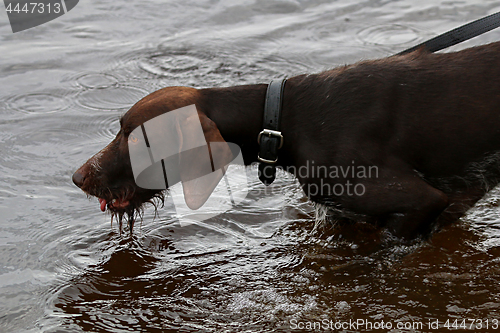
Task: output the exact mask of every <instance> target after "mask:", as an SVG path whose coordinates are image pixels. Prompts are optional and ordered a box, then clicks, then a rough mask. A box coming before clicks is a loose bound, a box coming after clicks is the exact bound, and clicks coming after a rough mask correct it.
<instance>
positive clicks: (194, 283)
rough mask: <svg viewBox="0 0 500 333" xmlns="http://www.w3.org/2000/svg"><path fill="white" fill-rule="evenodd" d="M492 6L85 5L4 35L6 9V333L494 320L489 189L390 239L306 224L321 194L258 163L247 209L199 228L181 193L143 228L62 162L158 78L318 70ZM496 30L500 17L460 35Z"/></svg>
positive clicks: (0, 18) (0, 190) (79, 155)
mask: <svg viewBox="0 0 500 333" xmlns="http://www.w3.org/2000/svg"><path fill="white" fill-rule="evenodd" d="M499 10H500V4H499V3H498V2H496V1H487V0H482V1H471V0H470V1H441V2H437V1H430V0H422V1H418V2H414V1H409V0H402V1H382V0H366V1H360V2H358V3H356V4H353V3H352V2H351V1H347V0H341V1H321V0H304V1H294V0H280V1H264V0H238V1H234V0H231V1H229V0H225V1H224V0H223V1H215V0H210V1H208V0H203V1H200V0H197V1H194V0H188V1H158V0H157V1H153V0H152V1H134V2H132V1H120V2H117V1H109V0H101V1H80V3H79V4H78V6H77V7H75V8H74V9H73V10H72V11H71V12H69V13H68V14H66V15H64V16H62V17H60V18H58V19H56V20H54V21H52V22H50V23H48V24H45V25H42V26H39V27H37V28H34V29H31V30H27V31H24V32H20V33H16V34H12V32H11V30H10V27H9V26H8V20H7V17H6V13H5V11H4V10H3V9H1V10H0V39H1V42H0V87H1V89H0V142H1V144H0V174H1V177H0V332H40V331H42V332H78V331H99V332H125V331H134V332H139V331H144V332H145V331H147V332H159V331H162V332H167V331H177V330H180V331H184V332H191V331H192V332H198V331H207V332H211V331H213V332H224V331H227V332H232V331H247V332H261V331H289V330H292V329H293V328H295V327H304V328H307V327H306V326H305V325H307V324H308V323H309V324H311V323H314V322H321V321H322V320H325V322H327V323H330V322H329V321H330V320H331V321H332V322H331V323H333V324H334V323H335V322H338V323H344V322H348V321H349V320H368V321H371V322H372V323H380V322H381V321H384V322H385V323H389V322H390V323H391V324H392V325H393V328H392V329H387V328H386V329H385V330H386V331H392V332H397V331H401V330H398V329H397V327H396V325H397V323H400V324H405V325H413V328H414V330H413V331H415V332H428V331H447V329H446V328H443V327H441V328H440V329H437V330H431V328H430V326H429V322H434V321H435V320H439V321H440V324H441V325H443V324H444V323H445V322H446V320H448V319H449V320H451V324H452V323H453V321H454V320H455V319H458V320H459V322H458V323H459V324H460V323H462V320H463V319H467V320H468V322H467V324H468V325H470V323H471V321H472V320H476V322H475V324H476V325H477V324H478V321H479V320H482V324H483V330H482V331H485V332H486V331H491V330H492V329H493V328H492V326H491V325H492V324H493V322H492V320H495V319H496V320H498V319H500V285H499V283H498V282H499V281H498V276H499V274H500V259H499V258H500V212H499V209H498V205H499V202H500V201H499V195H500V193H499V192H498V190H497V191H494V192H493V193H492V194H490V195H488V196H487V197H486V198H485V199H484V200H483V201H482V202H481V203H480V204H478V205H477V206H476V207H475V208H474V209H472V210H471V211H470V213H469V214H468V215H467V216H466V217H465V218H463V219H462V221H461V222H460V223H458V224H455V225H453V226H450V227H448V228H446V229H444V230H442V231H441V232H440V233H437V234H435V235H433V237H432V238H431V239H430V240H429V241H427V242H422V243H419V244H416V245H413V246H388V247H384V246H381V245H380V244H379V243H378V242H376V241H375V240H373V239H372V237H371V232H370V230H369V228H367V229H368V230H356V234H355V235H352V234H351V235H349V234H344V235H343V236H342V237H339V236H338V235H337V236H336V237H329V236H318V235H311V233H310V231H311V229H312V225H313V209H312V206H311V205H310V204H309V203H308V202H307V200H306V199H305V198H304V196H303V194H302V192H301V190H300V188H299V187H298V185H297V184H296V183H295V182H294V181H293V179H290V177H286V175H280V176H279V180H278V181H277V182H276V183H275V185H274V188H273V189H274V190H272V191H269V193H267V194H266V193H265V190H264V186H263V185H261V184H260V183H259V182H258V180H257V177H256V174H255V172H256V171H255V169H249V170H248V177H249V179H250V184H249V185H250V194H249V196H248V197H247V199H245V201H244V202H243V204H242V205H241V206H239V207H238V208H237V209H234V210H232V211H230V212H227V213H226V214H223V215H220V216H217V217H215V218H212V219H210V220H207V221H204V222H203V223H201V222H199V223H196V224H194V225H190V226H188V227H181V226H180V225H179V223H178V221H177V220H176V219H175V217H174V212H173V206H172V203H171V202H167V205H166V207H165V208H164V209H161V210H160V211H159V216H157V217H155V216H154V213H153V211H152V210H151V209H150V210H148V211H147V212H146V215H145V217H144V220H143V221H142V223H140V224H138V227H136V232H135V235H134V238H133V239H128V238H127V237H122V236H120V235H119V233H118V230H117V228H116V224H115V225H111V224H110V217H109V216H108V215H106V214H103V213H101V212H100V210H99V208H98V203H97V200H96V199H95V198H93V199H90V200H87V199H86V197H85V195H84V194H83V193H82V192H81V191H80V190H79V189H78V188H76V187H75V186H74V185H73V184H72V183H71V179H70V178H71V175H72V173H73V172H74V171H75V170H76V168H77V167H78V166H79V165H81V163H83V162H84V161H85V160H86V159H87V158H88V157H90V156H91V155H92V154H94V153H95V152H97V151H98V150H99V149H100V148H102V147H103V146H104V145H105V144H106V143H108V142H109V141H110V140H111V139H112V138H113V137H114V135H115V133H116V132H117V131H118V128H119V124H118V119H119V116H120V115H121V114H123V113H124V112H126V110H127V109H128V108H129V107H130V106H131V105H132V104H133V103H135V102H136V101H137V100H138V99H140V98H141V97H143V96H145V95H146V94H148V93H149V92H152V91H154V90H156V89H159V88H161V87H165V86H170V85H187V86H194V87H213V86H227V85H237V84H249V83H263V82H269V81H270V80H271V79H272V78H274V77H282V76H284V75H287V76H292V75H295V74H300V73H307V72H319V71H322V70H325V69H328V68H332V67H335V66H338V65H342V64H346V63H353V62H356V61H359V60H362V59H372V58H379V57H384V56H388V55H390V54H393V53H395V52H398V51H401V50H403V49H405V48H407V47H410V46H412V45H415V44H417V43H420V42H422V41H424V40H425V39H427V38H429V37H433V36H435V35H436V34H438V33H441V32H444V31H447V30H449V29H451V28H454V27H456V26H458V25H461V24H463V23H465V22H468V21H471V20H474V19H477V18H480V17H482V16H484V15H487V14H491V13H493V12H496V11H499ZM497 40H500V30H498V31H493V32H490V33H488V34H486V35H483V36H481V37H479V38H476V39H474V40H472V41H469V42H466V43H463V44H461V45H459V46H455V47H453V48H452V49H455V50H456V49H461V48H465V47H468V46H473V45H478V44H483V43H487V42H491V41H497ZM486 320H489V322H488V325H490V326H489V327H488V329H486ZM333 324H332V325H333ZM419 324H422V325H423V326H422V327H419V326H418V325H419ZM301 325H302V326H301ZM407 327H408V326H407ZM476 327H477V326H476ZM365 328H366V327H365ZM360 330H363V327H359V328H358V329H353V328H352V327H350V328H349V327H347V328H345V329H344V331H346V332H354V331H360ZM407 331H408V330H407ZM471 331H474V329H472V330H471Z"/></svg>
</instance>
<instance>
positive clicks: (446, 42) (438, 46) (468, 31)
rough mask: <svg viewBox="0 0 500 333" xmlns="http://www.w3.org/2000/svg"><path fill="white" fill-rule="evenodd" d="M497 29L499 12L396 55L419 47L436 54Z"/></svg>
mask: <svg viewBox="0 0 500 333" xmlns="http://www.w3.org/2000/svg"><path fill="white" fill-rule="evenodd" d="M498 27H500V12H498V13H495V14H491V15H488V16H485V17H483V18H481V19H479V20H476V21H473V22H470V23H467V24H465V25H463V26H461V27H458V28H455V29H453V30H450V31H448V32H445V33H444V34H441V35H439V36H437V37H434V38H432V39H429V40H428V41H426V42H423V43H421V44H418V45H416V46H413V47H411V48H409V49H407V50H404V51H402V52H399V53H398V54H396V55H403V54H407V53H410V52H413V51H415V50H418V49H419V48H421V47H424V48H425V49H426V50H427V51H429V52H436V51H439V50H442V49H445V48H447V47H450V46H453V45H455V44H458V43H461V42H464V41H466V40H468V39H471V38H474V37H476V36H479V35H481V34H484V33H485V32H488V31H490V30H493V29H495V28H498Z"/></svg>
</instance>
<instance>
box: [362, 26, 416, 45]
mask: <svg viewBox="0 0 500 333" xmlns="http://www.w3.org/2000/svg"><path fill="white" fill-rule="evenodd" d="M419 35H420V33H419V32H418V31H417V30H415V29H413V28H411V27H408V26H405V25H401V24H389V25H378V26H372V27H369V28H366V29H363V30H361V31H359V32H358V37H359V38H360V39H361V40H362V41H364V42H366V43H370V44H375V45H402V44H410V43H412V42H414V41H415V40H417V39H418V38H419Z"/></svg>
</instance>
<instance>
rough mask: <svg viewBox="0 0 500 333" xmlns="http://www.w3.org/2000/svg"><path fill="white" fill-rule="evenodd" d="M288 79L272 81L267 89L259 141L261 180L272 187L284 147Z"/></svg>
mask: <svg viewBox="0 0 500 333" xmlns="http://www.w3.org/2000/svg"><path fill="white" fill-rule="evenodd" d="M285 82H286V79H279V80H272V81H271V83H269V85H268V87H267V93H266V101H265V106H264V122H263V125H262V128H263V130H262V132H260V133H259V137H258V139H257V141H258V142H259V145H260V151H259V155H258V160H259V179H260V180H261V181H262V182H263V183H264V184H265V185H270V184H271V183H272V182H273V181H274V179H275V178H276V162H277V161H278V149H280V148H281V147H282V146H283V136H282V135H281V132H280V120H281V109H282V108H283V91H284V89H285Z"/></svg>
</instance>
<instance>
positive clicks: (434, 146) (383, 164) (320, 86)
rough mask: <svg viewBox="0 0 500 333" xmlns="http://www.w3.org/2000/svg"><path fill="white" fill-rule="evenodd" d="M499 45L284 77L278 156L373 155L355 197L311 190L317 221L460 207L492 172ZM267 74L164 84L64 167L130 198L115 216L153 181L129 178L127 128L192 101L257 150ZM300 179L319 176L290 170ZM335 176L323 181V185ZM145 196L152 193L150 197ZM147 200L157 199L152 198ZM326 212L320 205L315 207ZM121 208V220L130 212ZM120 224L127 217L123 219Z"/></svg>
mask: <svg viewBox="0 0 500 333" xmlns="http://www.w3.org/2000/svg"><path fill="white" fill-rule="evenodd" d="M499 58H500V44H499V43H492V44H488V45H483V46H479V47H474V48H470V49H466V50H463V51H459V52H454V53H448V54H428V53H425V52H423V51H416V52H414V53H411V54H407V55H403V56H393V57H388V58H385V59H379V60H371V61H363V62H360V63H357V64H353V65H348V66H342V67H339V68H335V69H333V70H330V71H326V72H323V73H319V74H305V75H299V76H296V77H292V78H289V79H288V80H287V83H286V86H285V92H284V104H283V112H282V123H281V128H282V133H283V136H284V137H285V143H284V146H283V148H282V149H281V150H280V151H279V160H278V165H279V166H280V167H282V168H283V169H285V170H286V169H287V167H290V166H293V167H295V168H298V167H300V166H303V165H305V164H306V161H308V160H313V161H317V165H326V166H328V165H337V166H342V165H350V164H351V161H356V163H357V164H358V165H366V166H369V165H377V166H378V167H379V169H380V177H379V178H377V179H370V180H366V181H365V183H364V184H365V185H366V186H367V193H366V195H364V196H362V197H356V198H355V197H347V196H333V195H313V194H311V193H306V194H307V195H308V196H309V198H310V199H311V200H312V201H313V202H314V203H316V208H317V209H316V210H317V213H318V214H317V223H318V222H321V221H325V220H327V215H328V216H329V215H332V214H331V213H332V212H333V213H334V214H333V215H335V216H336V217H335V219H336V220H354V221H356V220H359V219H366V220H368V221H370V223H372V222H373V223H375V224H379V225H381V226H386V227H387V228H388V229H389V230H390V231H391V232H392V233H394V234H395V235H397V236H398V237H403V238H407V239H410V238H412V237H415V235H418V234H421V233H427V232H429V230H430V229H431V227H432V225H433V223H434V222H437V223H438V224H446V223H448V222H450V221H455V220H456V219H457V218H459V217H460V216H462V215H463V214H464V213H465V212H466V211H467V209H469V208H470V207H471V206H472V205H474V203H475V202H477V200H479V199H480V198H481V197H482V196H483V195H484V194H485V193H486V192H487V191H488V190H490V189H491V188H493V187H494V186H496V185H497V184H498V182H499V180H500V153H499V152H500V93H499V91H500V65H499V62H498V60H499ZM266 89H267V84H256V85H246V86H235V87H226V88H209V89H193V88H187V87H168V88H164V89H161V90H159V91H156V92H154V93H152V94H150V95H148V96H147V97H145V98H144V99H142V100H141V101H139V102H138V103H137V104H135V105H134V106H133V107H132V108H131V109H130V110H129V111H128V112H127V113H126V114H125V115H124V116H123V117H122V119H121V122H120V123H121V129H120V132H119V133H118V134H117V137H116V138H115V139H114V140H113V141H112V142H111V143H110V144H109V145H108V146H107V147H106V148H105V149H104V150H103V151H101V152H100V153H98V154H97V155H96V156H95V157H94V158H91V159H89V161H88V162H87V163H85V164H84V165H83V166H82V167H81V168H80V169H79V170H78V171H77V172H75V174H74V176H73V180H74V182H75V184H77V185H78V186H79V187H81V188H82V190H84V191H85V192H86V193H87V194H89V195H92V196H98V197H101V198H105V199H106V200H107V201H108V202H109V201H110V200H112V199H115V198H118V199H120V200H130V206H129V207H127V209H124V210H117V211H113V214H117V217H118V218H120V220H121V218H123V217H124V216H126V215H128V218H129V221H133V217H134V216H135V214H136V212H138V211H140V209H142V207H143V204H144V203H146V202H149V201H151V200H152V201H153V202H155V200H159V201H156V202H157V203H158V202H163V199H164V195H163V194H162V193H161V192H159V191H156V192H155V191H148V190H143V189H140V188H138V187H136V186H135V184H134V180H133V175H132V171H131V166H130V161H129V156H128V150H127V137H128V134H129V133H130V132H131V131H132V130H133V129H134V128H136V127H137V126H139V125H140V124H142V123H144V122H145V121H147V120H149V119H152V118H154V117H156V116H158V115H161V114H163V113H164V112H168V111H170V110H175V109H178V108H180V107H184V106H187V105H191V104H195V105H196V108H197V110H198V112H199V113H201V114H203V115H204V116H206V117H208V118H209V119H210V120H211V121H212V122H213V123H214V124H216V127H217V128H218V130H219V131H220V134H221V135H222V137H223V138H224V140H226V141H227V142H233V143H235V144H237V145H239V146H240V147H241V149H242V155H243V159H244V162H245V164H246V165H249V164H251V163H253V162H255V161H256V160H257V155H258V151H259V147H258V144H257V142H256V141H257V140H256V138H257V136H258V134H259V132H260V131H261V126H262V117H263V116H262V115H263V109H264V99H265V94H266ZM296 176H297V178H298V180H299V182H300V184H301V186H303V188H305V187H304V185H307V184H315V183H316V184H317V183H318V182H319V181H320V179H318V178H310V177H309V178H308V177H301V176H300V175H296ZM345 180H350V179H349V178H346V179H342V180H332V179H327V180H326V181H328V182H330V184H335V182H336V181H345ZM155 198H156V199H155ZM155 208H157V205H155ZM327 211H328V213H327ZM130 217H132V219H131V218H130ZM131 223H132V222H131Z"/></svg>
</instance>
